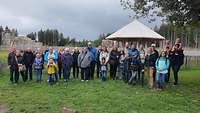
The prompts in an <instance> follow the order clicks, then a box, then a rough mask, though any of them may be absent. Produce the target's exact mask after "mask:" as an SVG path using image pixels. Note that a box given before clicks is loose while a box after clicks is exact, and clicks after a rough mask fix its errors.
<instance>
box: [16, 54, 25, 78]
mask: <svg viewBox="0 0 200 113" xmlns="http://www.w3.org/2000/svg"><path fill="white" fill-rule="evenodd" d="M16 61H17V64H18V71H19V72H18V73H19V74H20V75H21V76H22V80H23V81H24V82H26V80H27V76H25V65H24V59H23V51H20V50H17V51H16Z"/></svg>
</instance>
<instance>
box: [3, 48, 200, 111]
mask: <svg viewBox="0 0 200 113" xmlns="http://www.w3.org/2000/svg"><path fill="white" fill-rule="evenodd" d="M6 55H7V52H6V51H1V52H0V62H2V63H3V64H4V66H3V70H2V71H1V72H0V106H4V109H6V111H7V112H8V113H60V112H61V111H62V109H63V108H64V107H66V108H69V109H72V110H73V111H75V112H77V113H200V66H199V67H198V66H196V67H192V68H190V69H182V70H181V72H180V76H179V77H180V79H179V80H180V82H179V83H180V84H179V85H178V86H173V85H172V83H173V77H171V82H170V84H168V85H167V89H166V90H165V91H162V92H156V91H151V90H149V89H148V87H147V86H145V87H141V85H136V86H129V85H127V84H125V83H123V82H122V81H119V80H116V81H112V80H107V81H106V82H102V81H101V80H98V79H95V80H94V81H89V82H81V81H80V80H74V79H71V80H70V81H69V82H68V83H64V82H62V81H61V82H59V83H58V84H55V85H53V86H50V85H48V83H47V82H46V79H47V75H46V74H45V72H44V74H43V82H42V83H36V82H35V81H31V82H27V83H23V82H22V80H21V79H22V78H21V77H20V83H19V84H18V85H13V84H11V83H10V82H9V71H8V69H7V65H6V62H7V59H6ZM146 79H148V78H146ZM0 108H1V107H0ZM0 111H1V110H0Z"/></svg>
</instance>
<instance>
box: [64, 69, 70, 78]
mask: <svg viewBox="0 0 200 113" xmlns="http://www.w3.org/2000/svg"><path fill="white" fill-rule="evenodd" d="M70 71H71V68H66V67H65V68H63V76H64V80H69V78H70Z"/></svg>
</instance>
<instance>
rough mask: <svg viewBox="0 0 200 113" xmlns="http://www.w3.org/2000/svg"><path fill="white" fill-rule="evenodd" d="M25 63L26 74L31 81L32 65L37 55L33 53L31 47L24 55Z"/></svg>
mask: <svg viewBox="0 0 200 113" xmlns="http://www.w3.org/2000/svg"><path fill="white" fill-rule="evenodd" d="M23 59H24V64H25V66H26V71H25V75H26V77H27V78H28V79H29V80H30V81H31V80H32V79H33V77H32V66H33V62H34V59H35V55H34V54H33V52H32V50H31V48H27V50H26V51H25V52H24V55H23Z"/></svg>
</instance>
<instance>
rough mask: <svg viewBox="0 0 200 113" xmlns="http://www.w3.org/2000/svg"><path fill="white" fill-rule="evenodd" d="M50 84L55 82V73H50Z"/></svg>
mask: <svg viewBox="0 0 200 113" xmlns="http://www.w3.org/2000/svg"><path fill="white" fill-rule="evenodd" d="M48 80H49V84H50V85H52V84H54V82H55V74H48Z"/></svg>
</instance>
